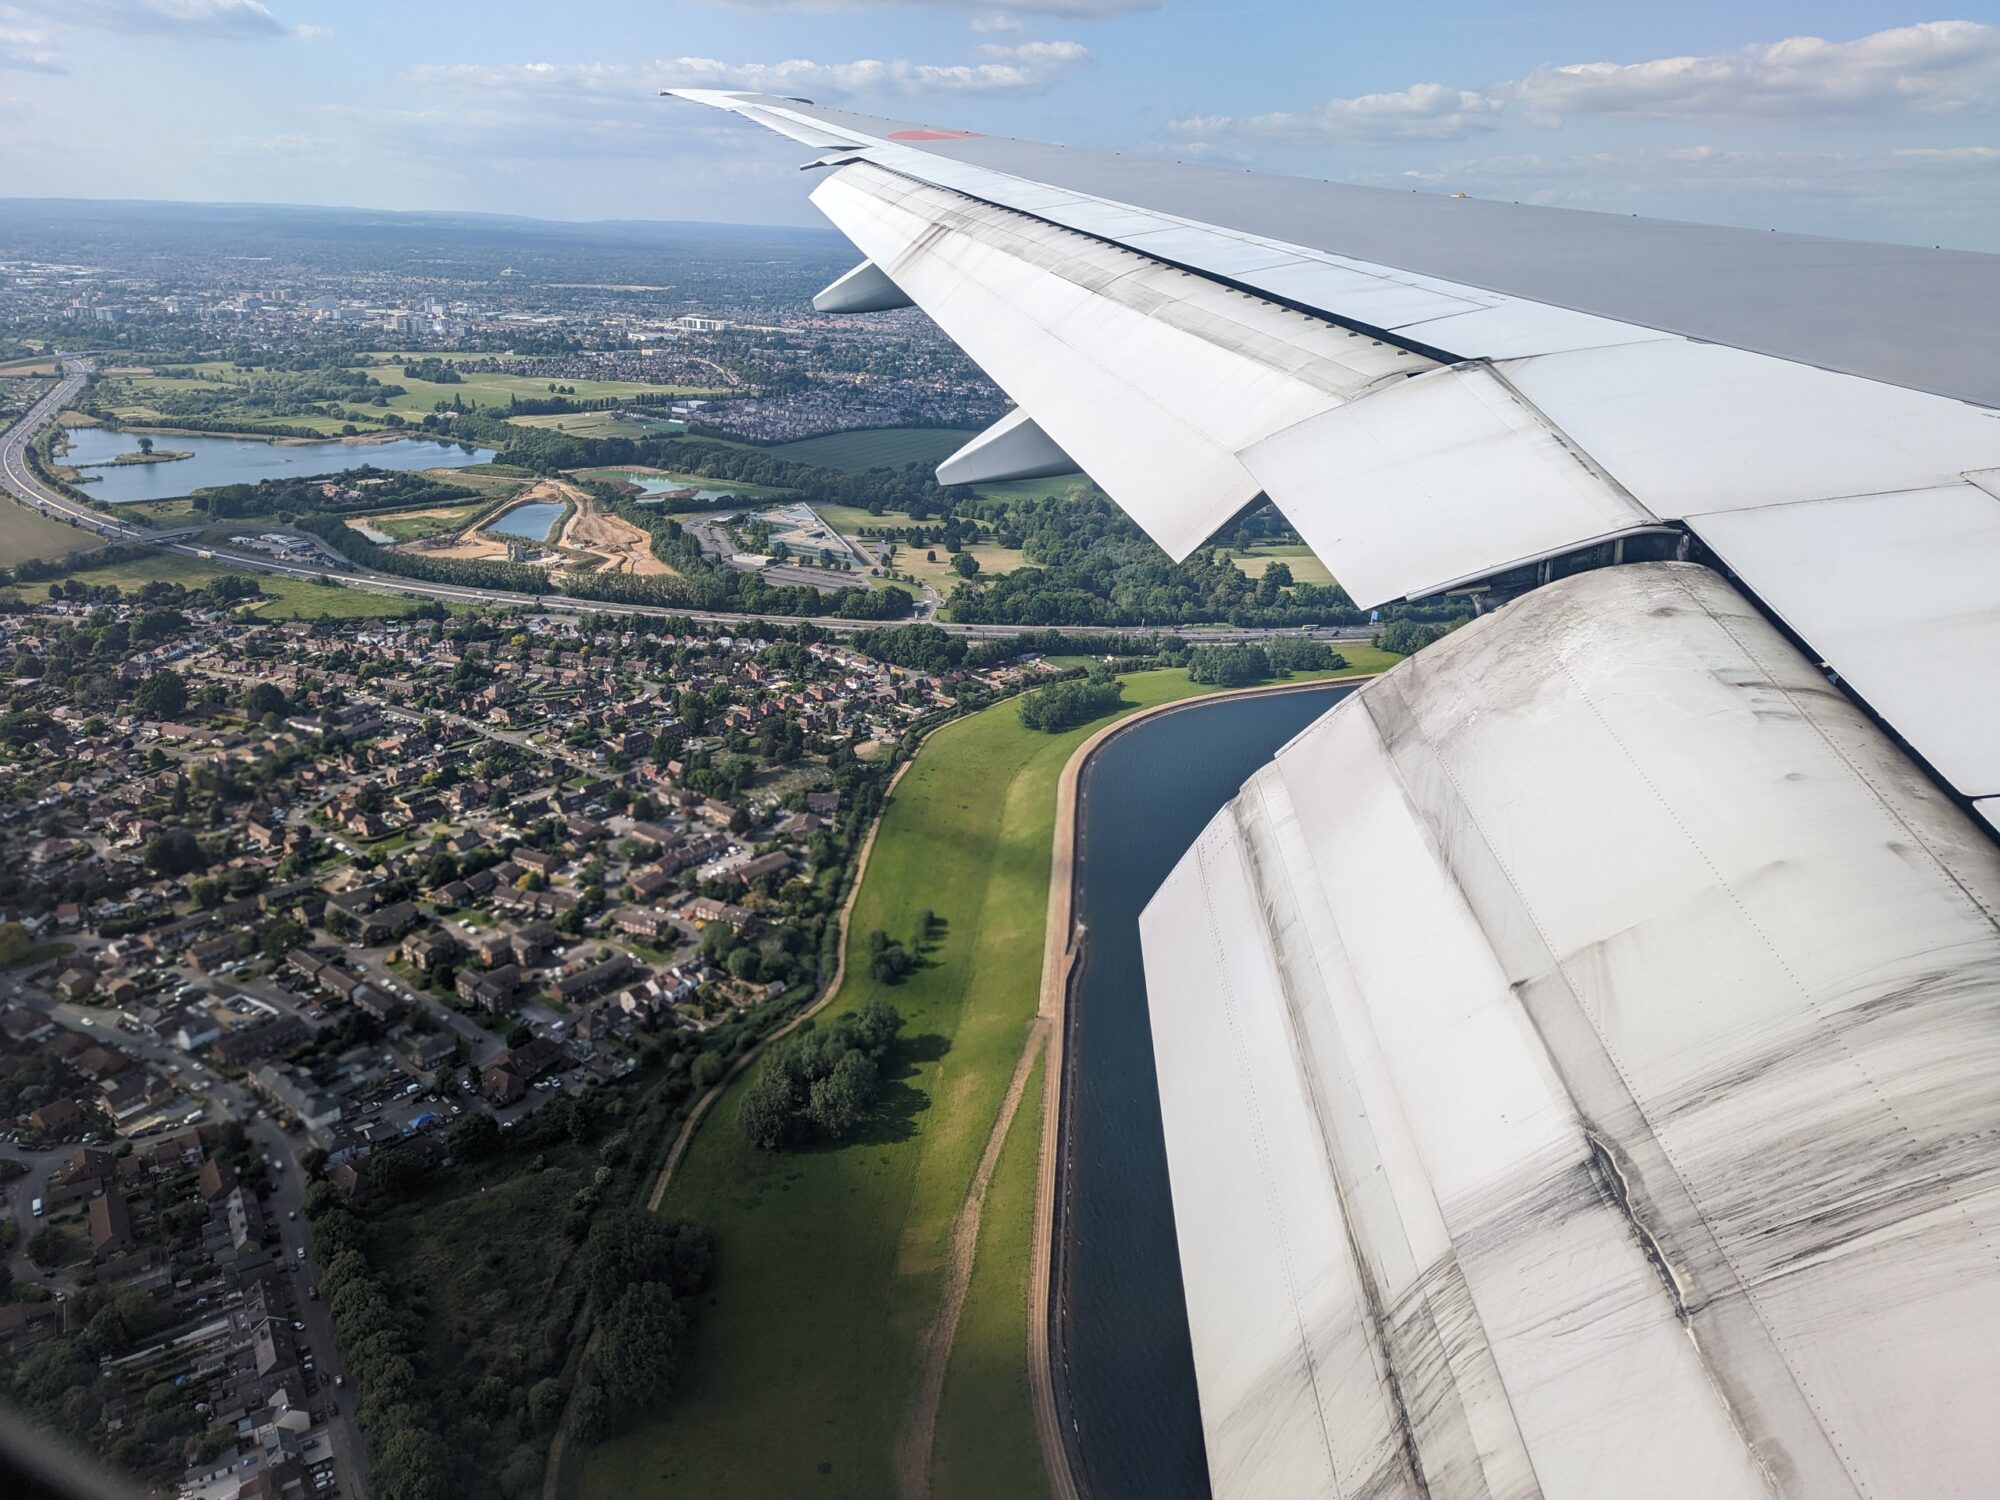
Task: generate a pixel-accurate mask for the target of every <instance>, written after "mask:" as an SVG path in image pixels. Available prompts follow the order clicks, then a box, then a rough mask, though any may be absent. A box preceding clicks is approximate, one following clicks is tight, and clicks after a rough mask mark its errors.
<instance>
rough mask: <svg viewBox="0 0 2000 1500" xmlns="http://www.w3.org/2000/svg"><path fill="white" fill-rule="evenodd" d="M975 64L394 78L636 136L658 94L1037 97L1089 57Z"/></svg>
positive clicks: (1057, 52)
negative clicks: (586, 115) (609, 122)
mask: <svg viewBox="0 0 2000 1500" xmlns="http://www.w3.org/2000/svg"><path fill="white" fill-rule="evenodd" d="M980 51H981V53H982V54H983V55H984V60H983V61H980V62H972V63H917V62H910V61H908V60H905V59H900V58H898V59H888V60H884V59H876V58H861V59H857V60H855V61H852V62H833V63H828V62H814V61H811V60H808V59H805V58H792V59H789V60H786V61H782V62H772V63H755V62H752V63H730V62H724V61H721V60H720V59H717V58H712V57H679V58H671V59H663V60H661V61H658V62H652V63H513V64H500V65H490V64H483V63H445V64H426V65H422V66H418V67H414V68H410V69H408V70H406V71H405V73H404V77H405V79H406V80H408V81H409V82H410V83H412V84H414V85H416V86H417V88H418V89H419V90H420V91H421V92H422V93H423V94H424V95H425V96H426V97H430V98H440V99H453V98H455V99H458V100H463V101H472V102H476V103H478V104H483V105H488V106H503V105H504V106H505V107H507V108H509V109H513V110H517V111H520V112H521V113H522V114H523V115H524V116H525V117H534V118H543V119H545V120H546V122H547V123H548V125H549V126H550V127H551V128H556V129H561V128H565V126H568V127H570V128H574V127H575V125H576V124H577V123H578V115H579V112H581V111H599V112H603V111H609V112H610V115H611V116H612V117H613V118H615V120H616V121H618V122H622V123H623V125H624V126H625V128H627V129H630V130H634V131H643V130H644V129H645V128H646V127H647V126H648V125H650V124H651V123H652V122H653V121H654V120H656V119H658V118H659V116H658V115H656V114H654V113H651V111H653V110H655V109H656V106H655V105H654V104H653V101H652V99H651V98H650V96H651V95H653V94H654V93H656V92H657V91H658V90H659V89H662V88H709V89H741V90H750V91H755V92H760V93H771V94H783V95H791V96H800V95H807V96H810V97H813V98H816V99H818V98H846V97H853V96H866V97H871V98H908V97H913V96H917V95H957V96H1002V97H1018V96H1022V95H1031V94H1039V93H1042V92H1044V91H1045V90H1046V89H1047V88H1048V87H1049V86H1050V85H1051V84H1052V83H1053V82H1054V81H1055V79H1056V78H1057V77H1059V76H1060V75H1061V74H1063V73H1065V72H1067V71H1068V70H1070V69H1072V68H1075V67H1078V66H1081V65H1082V64H1084V63H1086V62H1088V61H1089V60H1090V53H1089V51H1088V50H1087V49H1085V48H1084V47H1082V46H1080V45H1078V44H1077V43H1075V42H1023V43H1019V44H1016V45H1011V46H1002V45H998V44H991V43H989V44H987V45H985V46H983V47H982V48H981V49H980Z"/></svg>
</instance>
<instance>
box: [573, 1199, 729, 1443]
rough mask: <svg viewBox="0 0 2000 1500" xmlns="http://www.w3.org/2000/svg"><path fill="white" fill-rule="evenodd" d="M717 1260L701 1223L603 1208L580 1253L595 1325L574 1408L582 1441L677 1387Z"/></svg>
mask: <svg viewBox="0 0 2000 1500" xmlns="http://www.w3.org/2000/svg"><path fill="white" fill-rule="evenodd" d="M712 1263H713V1250H712V1247H711V1245H710V1242H709V1235H708V1231H706V1230H705V1229H703V1228H701V1227H700V1226H699V1225H696V1224H689V1223H686V1222H683V1221H679V1220H672V1219H661V1218H659V1217H657V1216H656V1215H653V1214H649V1213H643V1212H641V1211H640V1210H638V1209H636V1208H627V1209H620V1210H617V1211H614V1212H610V1213H604V1214H601V1215H599V1217H598V1219H597V1222H596V1224H595V1225H594V1226H593V1227H592V1229H591V1231H590V1238H589V1239H587V1240H586V1241H584V1245H583V1248H582V1250H581V1251H579V1252H578V1255H577V1267H576V1273H577V1276H578V1278H579V1280H580V1282H581V1284H582V1287H583V1290H584V1294H585V1296H586V1298H587V1299H588V1306H589V1308H590V1310H591V1312H592V1314H593V1315H594V1317H595V1319H596V1327H597V1342H596V1345H595V1347H593V1348H592V1350H591V1352H590V1357H589V1359H588V1360H587V1361H586V1364H585V1368H584V1371H583V1374H582V1378H581V1380H580V1382H579V1384H578V1386H577V1391H576V1398H575V1406H574V1408H573V1409H572V1411H571V1413H570V1422H571V1428H570V1430H571V1433H572V1435H574V1436H575V1437H576V1439H577V1440H578V1441H579V1442H585V1443H591V1442H596V1441H598V1440H600V1439H601V1438H604V1437H606V1436H608V1435H610V1434H611V1433H612V1432H614V1431H616V1430H617V1429H619V1428H620V1427H623V1426H624V1425H625V1424H627V1423H628V1422H630V1421H631V1419H632V1418H633V1417H635V1416H637V1415H639V1414H640V1413H642V1412H645V1411H648V1410H651V1409H653V1408H654V1407H656V1406H657V1405H658V1403H659V1402H660V1401H661V1400H663V1399H665V1397H666V1396H667V1395H669V1394H670V1393H671V1392H672V1390H673V1388H674V1385H675V1383H676V1382H677V1381H678V1380H679V1378H680V1373H681V1368H682V1365H683V1363H684V1361H685V1356H686V1348H687V1332H688V1324H689V1323H690V1321H691V1320H692V1316H693V1309H694V1307H695V1305H696V1299H697V1298H698V1297H699V1295H700V1293H701V1291H702V1290H703V1288H705V1287H706V1286H707V1285H708V1278H709V1271H710V1267H711V1265H712Z"/></svg>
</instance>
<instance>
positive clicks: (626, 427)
mask: <svg viewBox="0 0 2000 1500" xmlns="http://www.w3.org/2000/svg"><path fill="white" fill-rule="evenodd" d="M507 420H508V421H509V422H512V423H513V424H514V425H515V426H516V427H544V428H552V429H554V430H555V431H557V432H566V433H568V434H569V435H570V436H571V437H586V438H614V437H622V438H642V437H678V436H680V435H681V434H682V433H684V432H686V431H687V423H685V422H675V421H670V420H668V419H666V418H664V417H625V416H620V415H619V414H618V413H616V412H609V411H581V412H554V413H551V414H549V415H547V416H538V417H509V418H508V419H507Z"/></svg>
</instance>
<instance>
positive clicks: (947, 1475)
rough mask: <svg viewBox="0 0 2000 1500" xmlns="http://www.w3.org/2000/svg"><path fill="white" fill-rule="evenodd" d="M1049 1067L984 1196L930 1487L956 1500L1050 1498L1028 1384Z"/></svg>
mask: <svg viewBox="0 0 2000 1500" xmlns="http://www.w3.org/2000/svg"><path fill="white" fill-rule="evenodd" d="M1047 1071H1048V1058H1047V1054H1046V1053H1044V1054H1043V1057H1042V1060H1041V1061H1039V1062H1037V1063H1036V1064H1035V1069H1034V1072H1033V1073H1031V1074H1030V1075H1029V1077H1028V1089H1027V1092H1026V1093H1025V1094H1024V1095H1022V1098H1021V1108H1020V1112H1019V1113H1017V1114H1016V1115H1015V1116H1014V1123H1013V1126H1012V1128H1010V1129H1009V1130H1008V1132H1007V1144H1006V1145H1005V1146H1004V1147H1002V1148H1001V1152H1000V1165H999V1167H998V1168H997V1169H996V1170H995V1172H994V1174H993V1182H992V1185H991V1186H990V1187H989V1188H988V1189H987V1191H986V1208H985V1211H984V1213H983V1214H982V1215H981V1217H980V1221H979V1251H978V1254H977V1256H976V1257H975V1258H974V1260H973V1263H972V1286H971V1289H970V1290H969V1291H968V1292H967V1293H966V1298H965V1308H964V1311H963V1312H961V1313H960V1314H959V1319H958V1337H957V1338H956V1339H954V1340H953V1341H952V1346H951V1363H950V1364H949V1365H948V1366H947V1367H946V1369H945V1377H944V1401H943V1404H942V1405H940V1406H939V1408H938V1420H937V1440H936V1445H935V1447H934V1448H933V1449H932V1453H931V1482H932V1484H933V1486H934V1487H935V1489H936V1491H937V1493H938V1494H939V1495H947V1496H951V1497H953V1500H1021V1497H1024V1496H1030V1495H1036V1496H1039V1495H1046V1494H1047V1493H1048V1482H1047V1480H1046V1478H1045V1477H1044V1471H1043V1468H1042V1450H1041V1446H1040V1445H1039V1444H1038V1443H1037V1442H1036V1441H1035V1438H1034V1432H1035V1414H1034V1407H1033V1404H1032V1403H1033V1399H1034V1397H1033V1393H1032V1391H1031V1390H1030V1388H1029V1385H1028V1344H1027V1337H1026V1332H1027V1326H1028V1262H1029V1249H1030V1246H1029V1239H1030V1234H1031V1231H1032V1227H1033V1224H1034V1218H1035V1177H1036V1167H1037V1165H1038V1163H1039V1161H1040V1157H1041V1150H1042V1131H1043V1129H1044V1121H1043V1118H1042V1090H1043V1084H1044V1083H1045V1081H1046V1074H1047Z"/></svg>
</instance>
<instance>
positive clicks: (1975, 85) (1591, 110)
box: [1170, 21, 2000, 142]
mask: <svg viewBox="0 0 2000 1500" xmlns="http://www.w3.org/2000/svg"><path fill="white" fill-rule="evenodd" d="M1996 103H2000V27H1995V26H1984V25H1980V24H1979V23H1977V22H1974V21H1928V22H1925V23H1923V24H1921V25H1917V26H1901V27H1897V28H1895V29H1893V30H1889V31H1878V32H1876V33H1874V34H1873V35H1872V36H1865V37H1861V38H1859V39H1858V40H1856V41H1851V42H1829V41H1826V40H1825V39H1823V38H1820V37H1792V38H1790V39H1788V40H1786V41H1781V42H1765V43H1759V44H1757V45H1755V46H1750V47H1744V48H1741V49H1739V50H1737V51H1734V52H1717V53H1711V54H1709V55H1707V56H1704V57H1668V58H1659V59H1656V60H1654V61H1651V62H1640V63H1605V62H1594V63H1572V64H1568V65H1565V66H1562V67H1545V68H1538V69H1536V70H1535V71H1534V72H1533V73H1530V74H1529V75H1528V76H1527V77H1525V78H1521V79H1516V80H1513V81H1511V82H1506V83H1497V84H1493V85H1491V86H1489V87H1487V88H1484V89H1452V88H1447V87H1445V86H1444V85H1442V84H1436V83H1422V84H1417V85H1415V86H1414V87H1411V88H1407V89H1403V90H1401V91H1399V92H1397V93H1387V94H1364V95H1361V96H1360V97H1358V98H1335V99H1329V100H1327V101H1326V102H1324V103H1322V104H1318V105H1315V106H1313V107H1312V108H1310V109H1305V110H1299V111H1290V112H1281V113H1276V114H1267V115H1252V116H1247V117H1242V118H1236V117H1231V116H1226V115H1223V116H1213V115H1211V116H1202V117H1196V118H1192V119H1185V120H1177V121H1174V122H1173V123H1172V125H1171V126H1170V128H1171V129H1173V130H1174V131H1175V132H1176V133H1179V134H1183V135H1191V136H1198V137H1215V136H1227V135H1238V136H1297V137H1312V138H1320V139H1329V140H1352V141H1376V142H1397V141H1413V140H1417V141H1420V140H1464V139H1466V138H1468V137H1470V136H1472V135H1475V134H1478V133H1480V132H1483V131H1487V130H1492V129H1494V128H1496V127H1497V126H1498V125H1499V124H1500V123H1501V122H1502V120H1503V118H1505V117H1508V116H1510V115H1511V116H1514V117H1519V118H1522V119H1525V120H1526V121H1527V122H1528V123H1530V124H1534V125H1540V126H1555V125H1558V124H1560V123H1561V122H1562V120H1563V119H1564V118H1565V117H1567V116H1572V115H1615V116H1627V117H1632V118H1641V119H1698V120H1714V119H1725V118H1726V119H1773V118H1826V117H1835V116H1907V115H1952V114H1970V113H1976V112H1984V111H1989V110H1991V109H1993V108H1994V106H1995V104H1996Z"/></svg>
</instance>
